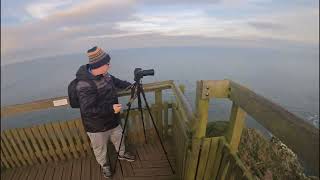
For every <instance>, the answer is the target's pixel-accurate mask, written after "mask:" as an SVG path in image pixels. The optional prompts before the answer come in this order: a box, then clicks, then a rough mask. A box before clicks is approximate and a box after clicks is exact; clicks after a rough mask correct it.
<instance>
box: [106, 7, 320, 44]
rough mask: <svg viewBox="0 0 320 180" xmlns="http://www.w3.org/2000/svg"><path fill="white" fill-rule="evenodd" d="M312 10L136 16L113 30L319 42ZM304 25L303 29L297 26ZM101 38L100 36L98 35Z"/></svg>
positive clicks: (317, 27)
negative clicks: (227, 15) (245, 14)
mask: <svg viewBox="0 0 320 180" xmlns="http://www.w3.org/2000/svg"><path fill="white" fill-rule="evenodd" d="M314 13H315V12H314V11H309V9H308V10H305V9H300V13H299V14H297V13H296V12H286V13H283V12H281V13H275V14H273V15H265V14H260V15H257V16H256V17H233V18H221V17H215V16H210V15H208V14H206V13H205V11H203V10H190V11H185V12H181V11H180V12H165V13H159V14H156V13H148V14H144V13H137V14H135V15H134V17H135V19H134V20H129V21H124V22H118V23H117V26H116V28H117V29H119V30H120V31H124V32H128V33H139V34H143V33H145V34H149V33H155V34H160V35H164V36H199V37H217V38H235V37H236V38H240V39H263V38H271V39H279V40H281V39H282V40H289V41H290V40H291V41H300V42H309V43H318V42H319V41H318V38H317V37H318V36H317V32H318V31H315V30H316V29H319V24H318V23H317V22H313V20H312V19H313V18H314V17H315V14H314ZM302 24H303V26H304V27H299V26H301V25H302ZM101 37H103V36H101Z"/></svg>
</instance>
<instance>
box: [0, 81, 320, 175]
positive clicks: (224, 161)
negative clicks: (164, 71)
mask: <svg viewBox="0 0 320 180" xmlns="http://www.w3.org/2000/svg"><path fill="white" fill-rule="evenodd" d="M144 89H145V91H146V92H152V93H154V97H155V101H154V102H155V103H154V104H153V105H152V114H153V115H154V118H155V123H156V127H157V128H158V131H159V133H160V136H161V138H162V139H165V138H172V141H173V145H174V150H175V151H174V153H175V158H176V166H177V170H176V172H177V175H178V177H179V178H180V179H219V180H220V179H234V178H236V179H238V178H240V177H241V178H242V179H251V175H250V173H248V171H247V170H246V169H245V167H244V166H243V164H242V163H241V161H240V160H239V157H238V156H237V149H238V145H239V142H240V137H241V133H242V128H243V126H244V119H245V115H246V113H248V114H250V115H251V116H253V117H254V118H255V119H256V120H258V121H259V122H260V123H261V124H263V125H265V127H267V128H268V129H269V130H270V131H271V132H272V133H273V134H274V135H277V136H278V137H279V138H280V139H282V140H283V141H284V142H285V143H288V144H287V145H288V146H289V147H291V148H292V149H293V150H295V152H297V153H298V155H299V157H302V158H306V160H309V161H310V162H314V161H315V160H317V159H318V157H319V156H318V155H319V147H318V146H317V145H319V141H318V140H319V134H318V131H317V130H315V128H313V127H310V126H309V125H308V124H306V123H304V121H302V120H300V119H298V118H297V117H295V116H294V115H292V114H291V113H289V112H287V111H285V110H284V109H283V108H281V107H279V106H277V105H275V104H274V103H272V102H270V101H268V100H266V99H264V98H263V97H261V96H259V95H256V94H255V93H253V92H252V91H250V90H248V89H246V88H244V87H242V86H240V85H238V84H236V83H234V82H232V81H229V80H222V81H198V82H197V92H196V94H197V95H196V112H195V113H193V111H192V109H191V106H190V104H189V103H188V102H187V100H186V97H185V96H184V87H183V86H180V87H178V86H176V85H175V83H173V81H163V82H157V83H150V84H146V85H144ZM164 89H171V90H172V92H173V94H174V96H175V99H174V100H173V102H170V103H169V102H164V101H163V97H162V90H164ZM129 94H130V92H129V91H127V92H121V93H119V96H127V95H129ZM213 97H214V98H229V99H230V100H231V101H232V102H233V105H232V109H231V115H230V125H229V128H228V132H227V134H226V136H225V137H223V136H221V137H206V136H205V134H206V127H207V122H208V109H209V100H210V98H213ZM60 106H68V100H67V97H59V98H52V99H47V100H41V101H36V102H32V103H26V104H19V105H13V106H8V107H2V108H1V117H8V116H13V115H15V114H17V113H27V112H31V111H36V110H41V109H46V108H55V107H60ZM125 113H126V112H124V113H123V114H125ZM144 114H145V116H144V117H146V118H147V119H146V121H145V122H147V123H146V129H147V133H149V134H148V136H147V137H152V133H154V130H152V128H153V126H152V124H151V121H150V119H148V118H150V117H149V116H148V114H147V112H146V110H145V109H144ZM170 114H171V116H170ZM129 118H130V121H129V127H130V128H128V132H127V135H128V140H129V141H131V142H132V143H143V142H144V135H143V129H142V125H141V121H140V113H139V112H138V111H137V110H133V111H132V112H130V117H129ZM122 119H123V117H122ZM170 119H171V121H170ZM296 132H299V134H300V136H299V137H297V138H296V137H295V136H293V135H294V134H295V133H296ZM154 135H155V134H153V136H154ZM287 136H290V137H287ZM293 137H294V138H296V141H297V142H296V143H294V142H292V141H290V140H288V139H292V138H293ZM304 138H306V139H308V140H310V141H309V142H311V143H305V142H303V141H304V140H305V139H304ZM299 145H305V146H306V148H305V149H306V150H303V149H301V147H300V146H299ZM1 147H2V148H1V167H6V168H15V167H19V166H24V165H32V164H37V163H47V162H50V161H59V160H64V159H69V158H78V157H81V156H87V155H92V151H91V147H90V142H89V140H88V137H87V135H86V133H85V131H84V129H83V126H82V123H81V120H80V119H76V120H68V121H62V122H51V123H47V124H44V125H37V126H34V127H31V128H17V129H9V130H5V131H2V132H1ZM307 148H310V149H307ZM312 150H313V151H314V152H311V151H312ZM306 152H307V153H309V154H306ZM308 158H309V159H308ZM310 158H313V160H310ZM317 165H318V164H316V163H315V167H318V166H317Z"/></svg>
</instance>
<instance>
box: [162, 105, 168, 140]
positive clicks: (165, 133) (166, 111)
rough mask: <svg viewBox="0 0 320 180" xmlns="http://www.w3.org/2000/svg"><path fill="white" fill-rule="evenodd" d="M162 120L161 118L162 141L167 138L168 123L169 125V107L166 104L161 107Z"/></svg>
mask: <svg viewBox="0 0 320 180" xmlns="http://www.w3.org/2000/svg"><path fill="white" fill-rule="evenodd" d="M163 110H164V118H163V129H164V134H163V135H164V139H165V138H167V137H168V123H169V105H168V103H167V102H165V103H164V105H163Z"/></svg>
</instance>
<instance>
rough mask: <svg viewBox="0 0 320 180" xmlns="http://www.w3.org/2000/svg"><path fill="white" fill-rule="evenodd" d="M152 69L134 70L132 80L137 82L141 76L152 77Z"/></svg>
mask: <svg viewBox="0 0 320 180" xmlns="http://www.w3.org/2000/svg"><path fill="white" fill-rule="evenodd" d="M153 75H154V69H147V70H142V69H141V68H135V69H134V80H135V81H139V80H140V79H141V78H143V76H153Z"/></svg>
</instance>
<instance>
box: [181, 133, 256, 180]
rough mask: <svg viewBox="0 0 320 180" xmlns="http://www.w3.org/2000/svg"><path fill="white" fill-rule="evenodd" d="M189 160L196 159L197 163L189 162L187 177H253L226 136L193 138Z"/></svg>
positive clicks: (220, 178)
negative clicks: (232, 149)
mask: <svg viewBox="0 0 320 180" xmlns="http://www.w3.org/2000/svg"><path fill="white" fill-rule="evenodd" d="M188 157H189V156H188ZM188 160H190V161H196V162H197V164H196V166H194V164H189V162H187V164H188V166H189V167H188V168H187V169H186V175H185V179H190V180H191V179H214V180H225V179H226V180H229V179H232V178H236V179H248V180H249V179H252V177H251V175H250V174H249V172H248V171H247V169H246V168H245V167H244V166H243V164H242V163H241V161H240V160H239V157H238V156H237V155H236V154H234V153H233V152H232V151H231V149H230V147H229V145H228V143H227V141H226V140H225V138H224V137H212V138H200V139H199V138H196V139H193V145H192V150H191V151H190V158H188ZM236 169H237V170H236Z"/></svg>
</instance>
